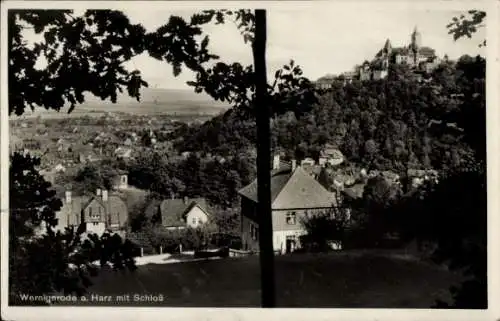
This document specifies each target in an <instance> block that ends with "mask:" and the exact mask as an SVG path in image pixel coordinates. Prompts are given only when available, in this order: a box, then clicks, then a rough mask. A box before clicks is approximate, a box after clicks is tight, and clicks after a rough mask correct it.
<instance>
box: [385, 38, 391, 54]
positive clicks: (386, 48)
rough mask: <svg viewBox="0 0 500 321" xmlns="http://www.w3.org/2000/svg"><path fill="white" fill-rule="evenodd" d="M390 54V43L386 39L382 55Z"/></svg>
mask: <svg viewBox="0 0 500 321" xmlns="http://www.w3.org/2000/svg"><path fill="white" fill-rule="evenodd" d="M391 52H392V46H391V41H390V40H389V39H387V40H386V41H385V45H384V53H385V54H387V55H390V54H391Z"/></svg>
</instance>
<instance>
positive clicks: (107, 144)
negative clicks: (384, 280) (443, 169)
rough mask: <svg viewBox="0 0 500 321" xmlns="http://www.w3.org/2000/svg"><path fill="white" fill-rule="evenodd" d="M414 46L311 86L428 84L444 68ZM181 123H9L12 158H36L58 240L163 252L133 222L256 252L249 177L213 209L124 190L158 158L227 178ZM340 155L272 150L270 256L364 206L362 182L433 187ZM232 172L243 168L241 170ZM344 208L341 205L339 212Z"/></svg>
mask: <svg viewBox="0 0 500 321" xmlns="http://www.w3.org/2000/svg"><path fill="white" fill-rule="evenodd" d="M421 38H422V37H421V34H420V33H419V32H418V30H417V28H415V30H414V31H413V33H412V34H411V42H410V44H409V45H408V46H404V47H394V48H393V47H392V44H391V42H390V40H389V39H387V41H386V43H385V45H384V47H383V48H382V49H380V50H379V52H378V53H377V54H376V56H375V58H374V59H373V60H372V61H371V62H368V61H365V62H364V63H363V64H362V65H361V66H358V67H356V72H355V73H354V74H353V73H345V74H343V75H341V76H340V77H333V78H332V77H324V78H321V79H319V80H318V81H317V82H316V86H317V87H318V88H320V89H323V90H329V89H332V85H333V83H334V82H335V81H337V80H340V81H342V82H343V83H344V85H346V84H347V83H348V84H351V83H352V81H353V80H355V81H359V82H366V81H377V80H382V79H385V78H386V77H387V76H388V74H389V67H390V66H392V65H394V64H395V65H405V66H408V67H409V68H410V70H413V72H415V73H417V74H420V73H427V74H429V73H431V72H432V71H433V70H435V69H436V68H438V66H440V65H441V64H442V62H441V60H440V59H439V58H438V57H437V56H436V55H435V52H434V50H433V49H431V48H428V47H425V46H422V39H421ZM445 63H446V62H445ZM332 81H333V82H332ZM346 81H347V82H346ZM187 119H188V121H187V122H186V121H185V120H182V119H181V120H177V119H175V118H172V116H171V115H154V116H148V115H141V116H139V115H133V114H125V113H111V112H106V113H105V114H103V115H100V116H95V117H91V116H84V117H76V118H67V119H50V118H48V119H42V118H41V117H38V118H36V119H33V118H31V119H24V120H22V119H17V120H11V137H10V146H11V150H12V151H16V150H17V151H23V152H25V153H26V152H30V153H33V154H35V155H39V156H41V160H42V164H41V166H40V173H41V174H42V175H43V176H44V177H45V179H46V180H47V181H48V182H50V183H52V184H53V186H54V188H55V189H56V190H57V193H58V195H59V196H60V197H61V199H62V200H63V207H62V208H61V210H60V211H59V212H58V213H57V218H58V225H57V227H56V230H59V231H64V229H65V228H68V227H75V228H76V227H78V226H80V225H82V226H84V227H85V231H86V232H87V233H97V234H99V235H102V234H103V233H105V232H113V233H114V232H117V233H119V234H120V235H122V236H123V237H131V238H132V239H135V240H136V243H138V244H139V246H140V247H141V248H143V247H146V248H149V251H150V252H151V254H154V253H158V251H160V252H162V251H163V246H159V245H158V244H156V246H151V244H148V245H145V244H144V242H146V241H144V237H143V236H142V234H143V233H142V232H141V231H137V230H134V229H133V228H131V226H132V225H133V224H134V223H133V221H134V220H136V219H137V216H138V215H139V217H144V219H145V220H146V221H152V220H154V221H155V223H156V224H158V226H161V227H162V228H163V230H164V231H173V230H176V231H179V230H183V229H186V228H191V229H198V228H201V227H202V226H203V225H210V226H212V229H213V228H214V226H215V229H216V230H218V231H219V232H221V231H223V232H225V233H229V234H231V237H233V239H234V238H236V239H238V242H237V243H234V244H233V243H232V244H233V247H237V249H238V250H245V251H251V252H255V251H258V223H257V221H258V220H257V216H256V213H255V211H256V204H257V203H258V200H257V199H256V181H255V176H252V174H250V175H248V174H247V175H246V177H239V178H238V181H239V183H238V184H237V185H235V186H234V187H233V190H232V191H231V192H232V195H233V196H232V197H231V199H230V200H224V199H223V200H220V199H218V200H215V201H214V199H213V198H211V199H210V197H209V199H207V198H206V197H204V195H203V193H199V192H195V193H189V192H186V191H185V192H182V191H180V190H178V189H177V190H176V189H175V188H173V189H170V188H169V190H170V191H167V190H158V189H152V188H151V187H153V186H154V185H155V184H154V183H153V182H148V181H143V180H142V181H141V179H139V180H140V181H139V182H138V181H137V179H136V178H135V176H134V175H133V176H134V177H133V178H132V183H130V179H129V172H130V171H132V172H133V173H134V172H135V168H136V167H137V166H138V164H140V163H141V157H144V155H157V156H158V155H163V156H160V157H166V158H167V159H168V163H169V164H184V163H188V160H190V159H197V161H198V162H200V161H202V162H204V163H210V162H212V163H213V162H215V163H218V164H219V166H225V165H227V166H230V167H229V168H228V170H233V169H232V168H231V166H233V165H232V163H233V162H235V161H236V162H238V161H241V157H240V158H238V157H235V156H234V155H228V154H227V153H226V154H225V155H224V154H222V153H217V152H215V153H212V152H204V151H201V150H186V144H189V143H188V142H184V143H183V141H186V138H189V134H190V131H192V130H193V128H200V127H201V128H203V126H205V124H203V123H202V122H201V121H200V120H198V119H196V118H195V119H193V117H192V116H189V118H187ZM28 133H32V134H33V135H28ZM20 137H25V138H24V139H22V138H20ZM179 144H180V145H179ZM183 144H184V147H182V146H183ZM179 146H180V148H179ZM339 147H341V146H340V145H339V144H336V143H326V144H323V145H322V147H321V150H319V151H318V150H316V151H315V152H313V153H312V154H311V153H309V154H308V152H306V153H305V154H304V153H302V157H301V158H299V159H295V158H293V159H292V158H291V157H290V151H289V150H288V151H286V149H283V148H281V151H280V149H279V148H278V149H276V152H275V154H274V157H273V164H271V166H270V170H271V171H272V182H271V194H272V201H273V211H274V212H273V213H275V215H273V229H274V235H275V236H274V246H275V250H276V252H277V253H278V252H279V253H289V252H293V251H294V250H296V249H299V248H300V247H301V242H300V238H301V236H304V234H306V230H305V229H304V227H303V226H302V223H301V222H302V221H303V220H304V218H307V217H310V215H311V213H314V212H322V211H325V210H327V209H330V208H332V207H337V208H340V207H345V206H348V205H347V204H349V202H352V201H353V200H359V199H362V198H363V191H364V187H365V185H366V184H367V182H368V180H370V179H374V178H382V179H383V180H384V181H385V182H386V183H387V184H389V185H391V186H395V187H396V188H399V189H401V188H402V187H403V184H406V185H407V187H406V190H407V191H408V190H415V189H417V188H418V187H419V186H420V185H422V184H424V183H425V182H434V183H436V182H438V176H439V174H438V171H437V170H435V169H432V168H429V167H428V168H427V169H422V168H421V167H415V168H411V167H408V168H407V169H406V172H405V173H404V179H405V181H406V183H404V182H402V180H401V177H400V176H401V174H400V173H399V174H398V173H396V172H394V171H392V170H379V169H373V168H372V169H367V168H366V167H363V166H359V165H356V164H354V163H353V162H352V161H350V160H349V159H347V158H346V157H345V155H344V154H343V153H342V151H341V150H340V148H339ZM251 153H252V152H251ZM157 156H154V157H157ZM146 158H149V159H150V158H151V157H150V156H147V157H146ZM251 159H252V157H251V158H250V160H251ZM253 159H255V151H254V152H253ZM247 160H248V159H247ZM228 164H230V165H228ZM103 165H104V166H105V167H106V168H107V171H108V172H109V173H108V174H107V175H108V176H109V177H107V178H106V181H103V180H102V177H97V176H99V175H101V176H102V173H101V174H98V175H97V174H95V175H97V176H95V177H94V178H92V176H91V177H90V178H89V179H90V180H92V179H94V180H97V181H95V182H90V183H89V182H86V179H87V178H86V175H88V173H87V174H85V173H86V172H85V170H88V169H89V168H90V169H91V170H93V171H94V172H95V171H97V172H99V168H100V167H101V166H103ZM141 166H142V165H141ZM176 166H177V165H176ZM180 166H183V165H180ZM235 166H238V167H240V168H241V166H240V165H235ZM245 166H247V167H248V166H250V167H253V169H252V170H250V169H249V168H245V172H247V171H248V170H250V172H253V173H254V174H253V175H255V164H251V163H249V164H246V165H245ZM97 172H96V173H97ZM91 173H92V171H91ZM79 175H80V176H79ZM82 175H83V176H82ZM92 175H94V174H92ZM110 175H111V176H110ZM174 175H176V174H174ZM236 175H238V174H236ZM180 179H181V181H182V180H183V178H180ZM228 179H229V180H232V179H234V178H228ZM82 180H83V181H82ZM77 181H78V182H77ZM82 184H83V185H85V184H90V185H91V186H93V189H91V188H88V186H87V187H83V189H82V188H78V186H79V185H82ZM103 184H104V185H107V186H104V185H103ZM195 184H202V183H201V182H200V183H195ZM245 184H246V185H245ZM75 185H76V186H77V188H75V187H74V186H75ZM198 187H201V186H197V187H196V188H194V189H195V190H198V189H199V188H198ZM235 188H236V189H235ZM205 194H206V193H205ZM278 195H279V198H277V197H278ZM222 197H223V198H224V196H222ZM344 200H345V202H344V203H345V204H341V203H342V202H343V201H344ZM297 202H298V203H297ZM296 203H297V204H296ZM299 203H300V204H299ZM227 210H229V211H230V212H231V213H232V214H231V216H230V217H229V218H225V219H226V220H230V221H232V222H231V223H230V225H231V226H232V228H231V229H230V230H225V229H224V228H221V227H220V226H219V227H217V225H221V222H220V220H219V221H218V219H217V217H218V216H220V215H219V212H221V211H227ZM138 211H139V212H140V211H142V212H141V213H138ZM214 222H217V223H214ZM214 224H215V225H214ZM146 243H148V242H146ZM160 243H161V242H160ZM158 246H159V247H158ZM334 247H335V248H342V245H341V244H340V243H339V244H336V245H334ZM141 253H144V252H141Z"/></svg>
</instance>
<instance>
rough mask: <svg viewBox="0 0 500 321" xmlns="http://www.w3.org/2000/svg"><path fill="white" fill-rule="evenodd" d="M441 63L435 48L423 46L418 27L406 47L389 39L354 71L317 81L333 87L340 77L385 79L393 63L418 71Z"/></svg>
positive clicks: (319, 84) (429, 70) (326, 86)
mask: <svg viewBox="0 0 500 321" xmlns="http://www.w3.org/2000/svg"><path fill="white" fill-rule="evenodd" d="M439 63H440V59H439V58H438V57H437V56H436V52H435V50H434V49H432V48H430V47H426V46H422V35H421V34H420V32H419V31H418V30H417V27H415V29H414V30H413V32H412V34H411V40H410V44H409V45H407V46H404V47H392V44H391V41H390V40H389V39H387V40H386V41H385V45H384V47H383V48H382V49H380V50H379V52H378V53H377V54H376V55H375V57H374V59H372V61H365V62H363V63H362V64H361V65H360V66H356V67H355V69H354V71H350V72H345V73H343V74H342V75H340V77H332V76H328V77H322V78H320V79H318V81H317V82H316V84H317V86H318V87H320V88H323V89H326V88H329V87H331V83H332V80H333V79H334V78H337V79H338V78H340V79H342V80H344V81H345V82H351V81H352V80H354V79H357V80H360V81H367V80H379V79H384V78H386V77H387V75H388V74H389V66H390V65H391V64H399V65H403V64H405V65H408V66H409V67H410V68H411V69H412V70H414V71H416V72H426V73H429V72H431V71H432V70H433V69H435V68H436V67H437V66H438V65H439Z"/></svg>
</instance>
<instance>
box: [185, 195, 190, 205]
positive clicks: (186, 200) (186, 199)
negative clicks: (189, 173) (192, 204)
mask: <svg viewBox="0 0 500 321" xmlns="http://www.w3.org/2000/svg"><path fill="white" fill-rule="evenodd" d="M188 200H189V199H188V197H187V196H184V204H187V203H188Z"/></svg>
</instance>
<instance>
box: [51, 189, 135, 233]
mask: <svg viewBox="0 0 500 321" xmlns="http://www.w3.org/2000/svg"><path fill="white" fill-rule="evenodd" d="M93 201H97V202H98V203H99V204H100V205H101V206H102V207H103V208H104V209H105V215H107V216H106V217H103V218H101V219H100V221H102V222H106V223H111V224H113V225H115V224H119V225H120V226H123V224H124V223H125V222H126V221H127V220H128V208H127V204H125V202H124V201H123V199H122V198H121V197H119V196H118V195H114V194H109V195H108V200H107V201H106V202H104V201H102V199H101V197H98V196H97V195H93V194H89V195H83V196H73V195H72V196H71V203H67V202H66V199H65V197H62V202H63V206H62V207H61V209H60V211H59V212H57V213H56V218H58V219H59V222H58V225H59V226H60V227H61V228H63V227H67V226H69V225H78V224H80V223H81V218H82V217H81V213H82V211H83V210H84V209H85V208H87V206H89V205H90V204H91V203H92V202H93Z"/></svg>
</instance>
